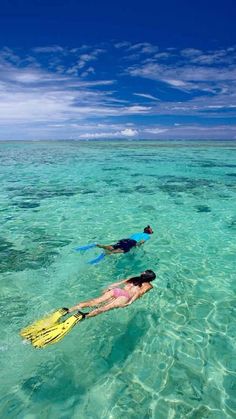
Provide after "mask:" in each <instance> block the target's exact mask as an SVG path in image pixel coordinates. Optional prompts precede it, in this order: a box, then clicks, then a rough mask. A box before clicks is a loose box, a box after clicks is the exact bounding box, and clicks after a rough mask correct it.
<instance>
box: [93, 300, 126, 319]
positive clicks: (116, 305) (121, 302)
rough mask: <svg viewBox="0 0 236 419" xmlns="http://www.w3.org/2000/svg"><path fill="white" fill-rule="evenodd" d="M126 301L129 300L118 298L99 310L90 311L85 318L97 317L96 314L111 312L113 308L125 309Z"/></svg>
mask: <svg viewBox="0 0 236 419" xmlns="http://www.w3.org/2000/svg"><path fill="white" fill-rule="evenodd" d="M128 301H129V299H128V298H126V297H123V296H122V297H118V298H116V299H115V300H113V301H112V302H111V303H108V304H106V305H104V306H102V307H100V308H96V309H95V310H92V311H90V313H89V314H87V315H86V318H87V317H94V316H97V315H98V314H101V313H104V312H105V311H109V310H113V309H114V308H120V307H125V306H126V304H127V302H128Z"/></svg>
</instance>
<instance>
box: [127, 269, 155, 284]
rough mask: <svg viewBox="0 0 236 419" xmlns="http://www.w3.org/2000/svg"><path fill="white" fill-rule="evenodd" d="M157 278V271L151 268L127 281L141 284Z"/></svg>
mask: <svg viewBox="0 0 236 419" xmlns="http://www.w3.org/2000/svg"><path fill="white" fill-rule="evenodd" d="M155 278H156V274H155V272H153V271H152V270H151V269H147V270H146V271H145V272H144V273H142V274H141V275H140V276H134V277H133V278H130V279H128V281H127V282H129V283H131V284H134V285H139V286H140V287H141V285H142V284H143V283H144V282H151V281H154V279H155Z"/></svg>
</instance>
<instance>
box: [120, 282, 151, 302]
mask: <svg viewBox="0 0 236 419" xmlns="http://www.w3.org/2000/svg"><path fill="white" fill-rule="evenodd" d="M152 288H153V286H152V285H151V284H148V285H146V286H145V287H144V288H141V289H140V290H138V291H137V292H136V293H135V294H134V296H133V297H132V298H131V300H129V302H128V303H127V304H126V306H128V305H130V304H132V303H133V302H134V301H135V300H137V299H138V298H140V297H142V295H144V294H145V293H146V292H148V291H150V290H151V289H152Z"/></svg>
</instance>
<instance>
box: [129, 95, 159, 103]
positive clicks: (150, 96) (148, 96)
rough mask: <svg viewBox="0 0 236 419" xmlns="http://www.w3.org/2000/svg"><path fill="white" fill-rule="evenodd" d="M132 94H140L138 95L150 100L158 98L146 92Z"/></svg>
mask: <svg viewBox="0 0 236 419" xmlns="http://www.w3.org/2000/svg"><path fill="white" fill-rule="evenodd" d="M133 95H135V96H140V97H144V98H145V99H151V100H157V101H159V100H160V99H158V98H157V97H155V96H152V95H149V94H147V93H133Z"/></svg>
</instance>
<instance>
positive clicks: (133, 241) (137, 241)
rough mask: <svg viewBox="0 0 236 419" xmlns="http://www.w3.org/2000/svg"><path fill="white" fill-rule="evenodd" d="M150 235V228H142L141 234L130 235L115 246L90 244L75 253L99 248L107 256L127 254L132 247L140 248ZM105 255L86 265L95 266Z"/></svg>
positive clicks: (151, 232)
mask: <svg viewBox="0 0 236 419" xmlns="http://www.w3.org/2000/svg"><path fill="white" fill-rule="evenodd" d="M151 234H153V230H152V228H151V227H150V226H149V225H148V226H147V227H145V228H144V230H143V232H140V233H135V234H132V235H131V236H130V237H128V238H127V239H121V240H119V241H118V242H117V243H115V244H108V245H107V244H99V243H92V244H88V245H86V246H80V247H77V248H76V249H75V250H76V251H82V250H88V249H91V248H93V247H99V248H100V249H104V250H105V251H106V252H107V253H108V254H113V253H128V252H129V251H130V250H131V249H132V248H133V247H138V246H141V245H142V244H143V243H145V242H146V241H147V240H149V239H150V236H151ZM105 255H106V253H101V254H100V255H99V256H98V257H97V258H95V259H92V260H90V261H89V262H88V263H90V264H91V265H95V264H97V263H98V262H100V261H101V260H102V259H104V257H105Z"/></svg>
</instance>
